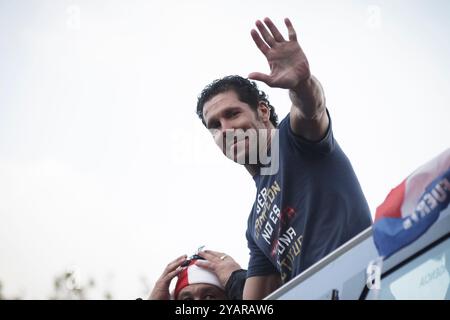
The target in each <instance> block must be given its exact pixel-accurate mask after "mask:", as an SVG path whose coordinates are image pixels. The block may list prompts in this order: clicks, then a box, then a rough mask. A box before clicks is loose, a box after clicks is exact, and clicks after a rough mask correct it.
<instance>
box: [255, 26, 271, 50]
mask: <svg viewBox="0 0 450 320" xmlns="http://www.w3.org/2000/svg"><path fill="white" fill-rule="evenodd" d="M256 27H257V28H258V30H259V32H260V33H261V35H262V37H263V39H264V41H265V42H266V43H267V44H268V45H269V46H270V47H272V46H274V45H275V43H276V41H275V38H274V37H273V36H272V35H271V34H270V33H269V31H268V30H267V28H266V26H265V25H264V24H263V23H262V22H261V21H260V20H257V21H256Z"/></svg>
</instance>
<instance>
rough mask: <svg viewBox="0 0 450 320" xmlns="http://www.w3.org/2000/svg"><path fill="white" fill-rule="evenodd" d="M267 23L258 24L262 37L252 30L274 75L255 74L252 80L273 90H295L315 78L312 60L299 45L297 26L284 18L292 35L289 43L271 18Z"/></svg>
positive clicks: (251, 74) (256, 42)
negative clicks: (310, 60)
mask: <svg viewBox="0 0 450 320" xmlns="http://www.w3.org/2000/svg"><path fill="white" fill-rule="evenodd" d="M264 23H265V25H264V24H263V23H262V22H261V21H260V20H258V21H256V27H257V28H258V30H259V32H260V33H261V35H260V34H259V33H258V31H256V30H255V29H252V31H251V35H252V38H253V40H254V41H255V44H256V46H257V47H258V48H259V50H261V52H262V53H263V54H264V55H265V56H266V58H267V62H268V63H269V66H270V75H267V74H264V73H261V72H252V73H250V74H249V76H248V77H249V78H250V79H253V80H259V81H262V82H265V83H266V84H267V85H268V86H270V87H278V88H285V89H294V90H295V89H297V88H298V86H299V85H301V83H302V82H303V81H305V80H307V79H309V78H310V77H311V72H310V70H309V64H308V60H307V59H306V56H305V54H304V53H303V50H302V48H301V47H300V45H299V44H298V42H297V35H296V33H295V30H294V27H293V26H292V23H291V21H290V20H289V19H288V18H286V19H284V23H285V24H286V27H287V29H288V32H289V40H288V41H286V40H285V39H284V38H283V35H282V34H281V33H280V31H279V30H278V29H277V27H276V26H275V25H274V24H273V22H272V21H271V20H270V19H269V18H265V19H264ZM266 26H267V28H269V29H267V28H266ZM269 31H270V32H269ZM261 36H262V38H261ZM263 39H264V40H263Z"/></svg>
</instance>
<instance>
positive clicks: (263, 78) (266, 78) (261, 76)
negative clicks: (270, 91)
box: [248, 72, 271, 86]
mask: <svg viewBox="0 0 450 320" xmlns="http://www.w3.org/2000/svg"><path fill="white" fill-rule="evenodd" d="M248 77H249V78H250V79H252V80H257V81H262V82H264V83H265V84H267V85H268V86H270V84H271V79H270V76H269V75H267V74H264V73H261V72H252V73H250V74H249V75H248Z"/></svg>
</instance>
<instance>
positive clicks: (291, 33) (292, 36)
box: [284, 18, 297, 41]
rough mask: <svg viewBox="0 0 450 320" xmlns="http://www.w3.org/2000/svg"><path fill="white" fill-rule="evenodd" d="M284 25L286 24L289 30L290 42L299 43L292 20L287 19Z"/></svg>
mask: <svg viewBox="0 0 450 320" xmlns="http://www.w3.org/2000/svg"><path fill="white" fill-rule="evenodd" d="M284 23H285V24H286V27H287V29H288V33H289V40H291V41H297V34H296V33H295V30H294V27H293V26H292V23H291V20H289V18H285V19H284Z"/></svg>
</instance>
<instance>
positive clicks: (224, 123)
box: [220, 119, 233, 134]
mask: <svg viewBox="0 0 450 320" xmlns="http://www.w3.org/2000/svg"><path fill="white" fill-rule="evenodd" d="M220 128H221V129H222V134H224V132H226V131H227V130H232V129H233V125H232V122H231V121H229V120H227V119H223V120H221V121H220Z"/></svg>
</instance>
